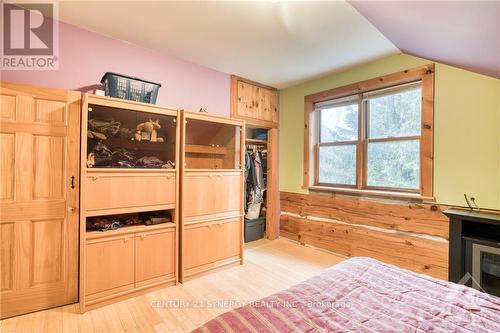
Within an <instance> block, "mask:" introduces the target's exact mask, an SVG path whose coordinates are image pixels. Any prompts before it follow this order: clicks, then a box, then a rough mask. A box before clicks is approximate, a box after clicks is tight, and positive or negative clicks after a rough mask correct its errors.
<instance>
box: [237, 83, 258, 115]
mask: <svg viewBox="0 0 500 333" xmlns="http://www.w3.org/2000/svg"><path fill="white" fill-rule="evenodd" d="M258 109H259V87H257V86H254V85H252V84H249V83H246V82H242V81H238V105H237V114H238V116H242V117H247V118H257V117H258V114H259V110H258Z"/></svg>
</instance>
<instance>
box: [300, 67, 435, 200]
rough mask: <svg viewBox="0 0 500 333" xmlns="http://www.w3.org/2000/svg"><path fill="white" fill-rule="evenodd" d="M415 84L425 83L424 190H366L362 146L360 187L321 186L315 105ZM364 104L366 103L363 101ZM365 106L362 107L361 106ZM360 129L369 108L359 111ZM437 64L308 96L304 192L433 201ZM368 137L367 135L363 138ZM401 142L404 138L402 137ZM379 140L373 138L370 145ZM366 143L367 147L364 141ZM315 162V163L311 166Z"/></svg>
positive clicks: (422, 140)
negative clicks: (314, 131)
mask: <svg viewBox="0 0 500 333" xmlns="http://www.w3.org/2000/svg"><path fill="white" fill-rule="evenodd" d="M414 81H421V87H422V114H421V117H422V127H421V135H420V190H419V191H418V193H416V192H415V191H405V190H402V191H394V189H393V188H391V189H390V190H389V191H388V190H387V189H386V188H373V187H370V188H369V189H368V188H366V187H363V185H364V184H362V181H366V177H365V175H366V170H365V169H366V166H365V164H366V163H364V160H365V159H366V156H364V155H365V154H366V152H362V151H361V149H360V148H359V146H358V147H357V159H358V163H357V172H356V174H357V185H356V186H354V187H352V186H323V185H321V184H317V172H318V171H317V166H318V161H317V160H314V161H312V160H311V157H313V159H317V156H318V154H314V155H315V156H314V155H313V156H310V155H311V151H312V149H319V148H318V147H316V145H315V147H311V146H310V145H311V143H312V142H314V141H312V138H313V137H312V135H313V134H314V133H311V129H312V126H311V115H312V112H313V111H314V104H315V103H318V102H323V101H326V100H331V99H337V98H342V97H347V96H350V95H356V94H362V93H366V92H370V91H373V90H378V89H383V88H389V87H393V86H398V85H401V84H405V83H410V82H414ZM360 103H363V101H361V100H360ZM360 106H361V105H360ZM359 110H360V112H359V124H358V125H359V129H360V130H366V124H363V123H362V122H363V119H365V118H364V117H362V115H361V112H362V110H366V108H361V107H360V108H359ZM433 121H434V64H427V65H424V66H419V67H415V68H412V69H407V70H404V71H401V72H396V73H392V74H388V75H384V76H380V77H376V78H372V79H369V80H365V81H361V82H357V83H354V84H350V85H347V86H343V87H339V88H334V89H329V90H325V91H321V92H318V93H315V94H312V95H308V96H305V97H304V165H303V168H304V170H303V184H302V187H303V188H304V189H311V190H316V191H318V190H320V191H324V190H327V191H333V192H336V191H337V190H338V191H339V192H342V193H349V192H350V191H352V193H353V194H356V195H362V194H363V193H367V194H369V195H370V196H372V195H374V194H375V195H376V193H377V192H380V193H381V194H382V195H383V196H387V195H390V196H394V197H403V198H405V197H408V196H411V197H415V198H423V199H430V198H432V197H433V160H434V135H433V131H434V124H433ZM361 137H362V138H365V137H366V135H362V136H361ZM398 139H400V138H398ZM373 140H378V139H370V142H373ZM362 144H366V142H363V143H362ZM311 162H314V163H311ZM311 170H314V174H313V175H312V176H313V177H314V178H313V179H311V175H310V171H311Z"/></svg>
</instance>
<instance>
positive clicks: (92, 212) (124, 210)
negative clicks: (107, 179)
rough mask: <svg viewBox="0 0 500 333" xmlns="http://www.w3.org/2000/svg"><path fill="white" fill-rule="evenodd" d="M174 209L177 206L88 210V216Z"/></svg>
mask: <svg viewBox="0 0 500 333" xmlns="http://www.w3.org/2000/svg"><path fill="white" fill-rule="evenodd" d="M172 209H175V204H170V205H159V206H139V207H127V208H115V209H97V210H87V211H86V216H87V217H96V216H106V215H118V214H129V213H142V212H155V211H159V210H172Z"/></svg>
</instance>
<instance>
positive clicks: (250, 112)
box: [231, 75, 280, 239]
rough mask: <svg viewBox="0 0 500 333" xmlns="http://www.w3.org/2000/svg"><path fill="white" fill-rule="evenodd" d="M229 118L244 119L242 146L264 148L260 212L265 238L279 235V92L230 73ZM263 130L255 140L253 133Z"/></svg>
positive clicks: (274, 237) (273, 237)
mask: <svg viewBox="0 0 500 333" xmlns="http://www.w3.org/2000/svg"><path fill="white" fill-rule="evenodd" d="M231 117H232V118H236V119H242V120H245V128H246V129H245V133H246V135H245V146H246V147H248V146H258V147H262V148H263V149H265V150H266V151H267V169H266V170H265V171H264V172H266V173H267V175H266V180H267V188H266V194H265V201H264V203H263V209H262V213H261V214H262V215H264V216H265V218H266V231H265V237H266V238H268V239H276V238H278V237H279V221H280V191H279V170H278V168H279V164H278V160H279V151H278V122H279V93H278V90H277V89H276V88H273V87H269V86H266V85H263V84H260V83H257V82H254V81H250V80H247V79H244V78H242V77H239V76H235V75H233V76H231ZM257 132H259V133H262V132H265V133H266V135H265V138H263V139H256V138H255V135H254V134H255V133H257Z"/></svg>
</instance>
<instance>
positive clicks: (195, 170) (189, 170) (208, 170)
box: [184, 168, 242, 173]
mask: <svg viewBox="0 0 500 333" xmlns="http://www.w3.org/2000/svg"><path fill="white" fill-rule="evenodd" d="M184 172H214V173H217V172H242V170H241V169H189V168H186V169H184Z"/></svg>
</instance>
